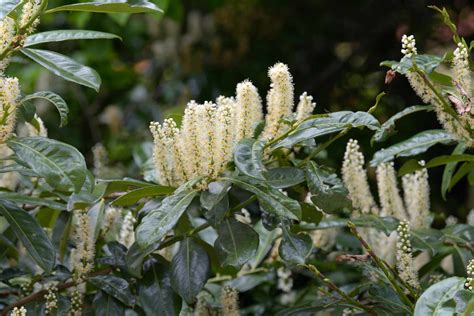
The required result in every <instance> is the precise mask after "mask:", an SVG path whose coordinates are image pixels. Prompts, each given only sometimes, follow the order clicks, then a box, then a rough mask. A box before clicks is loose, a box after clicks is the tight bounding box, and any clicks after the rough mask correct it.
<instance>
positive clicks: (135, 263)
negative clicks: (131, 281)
mask: <svg viewBox="0 0 474 316" xmlns="http://www.w3.org/2000/svg"><path fill="white" fill-rule="evenodd" d="M158 247H159V243H154V244H151V245H150V246H148V247H147V248H145V249H142V248H141V247H140V246H139V245H138V244H137V243H136V242H135V243H133V244H132V245H131V246H130V248H129V249H128V252H127V256H126V258H125V261H126V264H127V268H128V272H129V273H130V274H131V275H133V276H134V277H137V278H140V277H141V276H142V268H143V261H144V260H145V258H146V257H147V256H148V255H149V254H151V253H152V252H153V251H155V250H156V249H157V248H158Z"/></svg>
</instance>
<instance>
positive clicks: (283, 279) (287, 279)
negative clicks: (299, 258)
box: [277, 267, 293, 293]
mask: <svg viewBox="0 0 474 316" xmlns="http://www.w3.org/2000/svg"><path fill="white" fill-rule="evenodd" d="M277 277H278V283H277V288H278V289H279V290H281V291H283V292H285V293H289V292H291V290H292V289H293V278H292V277H291V270H289V269H286V268H284V267H280V268H278V269H277Z"/></svg>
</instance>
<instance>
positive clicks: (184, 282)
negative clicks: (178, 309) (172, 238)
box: [171, 238, 210, 305]
mask: <svg viewBox="0 0 474 316" xmlns="http://www.w3.org/2000/svg"><path fill="white" fill-rule="evenodd" d="M209 272H210V259H209V255H208V254H207V252H206V250H204V248H203V247H202V246H200V245H199V244H198V243H197V242H196V241H194V239H192V238H185V239H184V240H183V241H181V243H180V246H179V249H178V252H177V253H176V254H175V255H174V257H173V260H172V261H171V286H172V287H173V289H174V290H175V291H176V292H177V293H178V294H179V295H180V296H181V297H182V298H183V299H184V300H185V301H186V303H188V304H189V305H191V304H193V303H194V302H195V300H196V295H197V294H198V293H199V292H200V291H201V289H202V288H203V287H204V285H205V284H206V282H207V279H208V277H209Z"/></svg>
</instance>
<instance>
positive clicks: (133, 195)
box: [112, 185, 174, 206]
mask: <svg viewBox="0 0 474 316" xmlns="http://www.w3.org/2000/svg"><path fill="white" fill-rule="evenodd" d="M173 191H174V188H172V187H166V186H161V185H153V186H146V187H143V188H138V189H136V190H133V191H130V192H128V193H126V194H124V195H122V196H121V197H118V198H117V199H115V200H114V201H113V202H112V204H113V205H116V206H128V205H132V204H135V203H137V202H138V201H139V200H140V199H141V198H144V197H153V196H162V195H169V194H171V193H173Z"/></svg>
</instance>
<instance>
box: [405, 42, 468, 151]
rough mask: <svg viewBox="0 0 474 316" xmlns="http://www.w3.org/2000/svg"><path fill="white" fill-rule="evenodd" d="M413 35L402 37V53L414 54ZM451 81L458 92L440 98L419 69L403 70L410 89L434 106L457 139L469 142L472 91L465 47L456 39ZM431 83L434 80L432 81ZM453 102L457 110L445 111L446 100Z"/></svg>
mask: <svg viewBox="0 0 474 316" xmlns="http://www.w3.org/2000/svg"><path fill="white" fill-rule="evenodd" d="M415 45H416V43H415V38H414V37H413V35H410V36H406V35H404V36H403V37H402V53H403V54H404V55H405V56H407V57H412V56H414V55H416V54H417V50H416V46H415ZM452 72H453V83H454V86H455V88H456V90H457V92H458V94H459V96H448V99H445V98H444V97H443V100H441V99H440V98H439V96H437V95H436V93H435V92H434V91H433V89H432V88H431V87H430V86H429V85H428V83H427V82H426V80H429V79H425V78H423V77H422V76H421V75H420V74H419V73H417V72H415V71H409V72H407V73H406V75H405V76H406V77H407V79H408V82H409V83H410V85H411V87H412V89H413V91H415V93H416V94H417V95H418V96H419V97H420V98H421V99H422V100H423V102H424V103H427V104H432V105H433V106H434V108H435V112H436V116H437V118H438V121H439V122H440V124H441V125H442V126H443V127H444V128H445V129H446V131H448V132H449V133H450V134H452V135H453V136H454V137H456V138H457V139H458V140H460V141H466V142H467V143H468V144H469V145H471V146H473V145H474V140H473V138H472V135H471V133H472V131H473V129H474V120H473V119H472V117H471V111H472V110H473V109H472V93H471V74H470V70H469V55H468V50H467V47H465V45H464V44H462V43H459V44H458V47H457V48H456V50H455V51H454V58H453V66H452ZM431 84H432V86H434V83H431ZM450 102H453V103H454V106H455V108H456V110H457V114H458V115H455V114H453V113H448V112H447V110H446V108H445V106H446V105H445V104H449V103H450Z"/></svg>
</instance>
